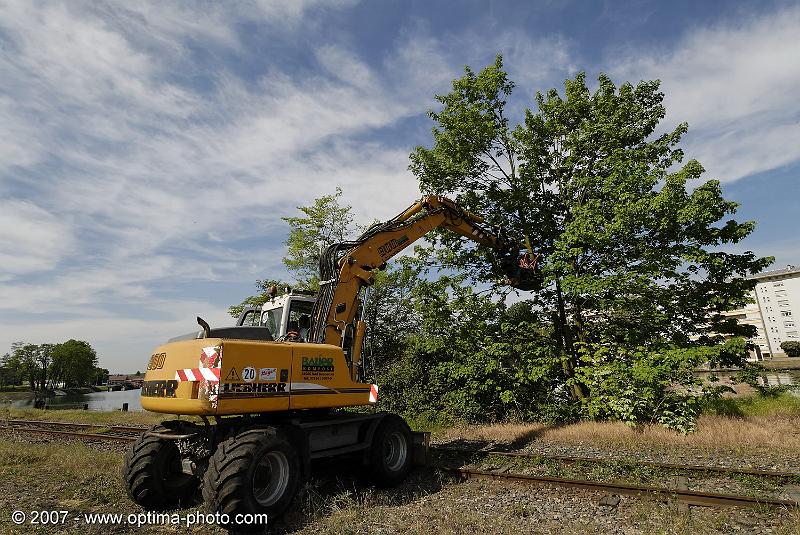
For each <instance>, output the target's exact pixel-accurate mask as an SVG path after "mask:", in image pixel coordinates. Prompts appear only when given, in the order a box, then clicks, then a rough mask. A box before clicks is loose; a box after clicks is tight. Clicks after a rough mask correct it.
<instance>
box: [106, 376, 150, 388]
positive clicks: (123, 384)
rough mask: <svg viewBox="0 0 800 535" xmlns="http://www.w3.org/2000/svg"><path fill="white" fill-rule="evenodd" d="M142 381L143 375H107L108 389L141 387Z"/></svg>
mask: <svg viewBox="0 0 800 535" xmlns="http://www.w3.org/2000/svg"><path fill="white" fill-rule="evenodd" d="M142 383H144V375H109V376H108V383H106V386H108V391H109V392H111V391H114V390H134V389H136V388H142Z"/></svg>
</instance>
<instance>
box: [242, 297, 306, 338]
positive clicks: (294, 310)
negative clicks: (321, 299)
mask: <svg viewBox="0 0 800 535" xmlns="http://www.w3.org/2000/svg"><path fill="white" fill-rule="evenodd" d="M316 300H317V299H316V294H314V293H313V292H307V291H304V290H292V291H290V292H289V293H286V294H284V295H281V296H278V297H273V298H272V299H270V300H269V301H267V302H266V303H264V304H263V305H262V306H261V307H248V308H245V309H244V310H243V311H242V313H241V314H239V319H238V320H236V325H237V326H239V327H242V326H247V327H249V326H252V327H267V328H268V329H269V331H270V333H271V334H272V338H273V339H274V340H278V339H279V338H280V337H282V336H286V333H287V332H288V327H289V324H290V322H295V323H294V324H293V325H294V326H295V328H296V329H297V328H301V329H302V326H303V325H304V323H305V322H307V323H305V324H306V325H310V319H311V310H312V309H313V308H314V302H315V301H316ZM303 316H306V317H307V319H306V318H303ZM299 334H300V337H301V338H305V337H306V333H305V332H303V331H302V330H301V331H300V332H299Z"/></svg>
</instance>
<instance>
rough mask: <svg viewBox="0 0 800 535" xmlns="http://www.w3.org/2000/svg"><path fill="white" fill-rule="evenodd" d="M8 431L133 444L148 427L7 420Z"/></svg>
mask: <svg viewBox="0 0 800 535" xmlns="http://www.w3.org/2000/svg"><path fill="white" fill-rule="evenodd" d="M5 424H6V425H5V427H6V429H10V430H13V431H18V432H24V433H37V434H43V435H57V436H66V437H74V438H81V439H86V440H89V439H94V440H107V441H117V442H133V441H134V440H136V437H138V436H139V435H140V434H141V433H143V432H144V431H146V430H147V428H146V427H140V426H128V425H102V424H82V423H73V422H50V421H42V420H6V421H5Z"/></svg>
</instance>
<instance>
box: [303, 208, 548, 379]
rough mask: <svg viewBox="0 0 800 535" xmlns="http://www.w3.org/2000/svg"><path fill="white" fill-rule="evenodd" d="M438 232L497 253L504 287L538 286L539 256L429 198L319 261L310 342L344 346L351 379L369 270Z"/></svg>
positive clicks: (479, 220)
mask: <svg viewBox="0 0 800 535" xmlns="http://www.w3.org/2000/svg"><path fill="white" fill-rule="evenodd" d="M437 228H446V229H449V230H451V231H453V232H455V233H457V234H460V235H462V236H464V237H466V238H468V239H470V240H472V241H474V242H476V243H479V244H481V245H484V246H487V247H490V248H491V249H492V250H493V251H494V253H495V264H496V265H495V268H496V269H497V270H498V271H500V272H502V273H503V274H504V275H505V277H506V281H505V282H506V283H508V284H509V285H511V286H513V287H516V288H519V289H523V290H532V289H535V288H536V287H538V286H539V285H540V284H541V278H540V276H539V274H538V272H537V271H536V262H537V259H538V257H537V255H534V254H533V251H531V250H530V245H529V244H527V240H526V244H527V248H528V251H527V253H524V254H523V255H522V256H520V252H521V250H522V249H523V248H524V246H520V245H519V244H517V243H512V242H509V241H508V240H507V239H506V238H505V236H504V235H503V232H502V231H501V230H499V229H493V228H491V227H489V226H488V225H487V224H486V223H485V221H484V219H483V218H482V217H480V216H478V215H476V214H472V213H470V212H468V211H467V210H464V209H463V208H461V207H459V206H458V205H457V204H456V203H455V202H453V201H451V200H450V199H447V198H444V197H439V196H435V195H428V196H425V197H423V198H422V199H420V200H419V201H417V202H416V203H414V204H413V205H412V206H410V207H409V208H408V209H406V210H405V211H403V212H402V213H400V214H399V215H397V216H396V217H395V218H393V219H391V220H389V221H387V222H385V223H379V224H376V225H373V226H372V227H370V228H369V229H368V230H367V231H366V232H365V233H364V234H363V235H362V236H360V237H359V238H358V239H357V240H355V241H353V242H344V243H339V244H335V245H332V246H330V247H328V249H326V250H325V252H324V253H323V255H322V257H321V259H320V278H321V282H320V292H319V297H318V298H317V301H316V304H315V307H314V311H313V314H312V326H311V335H310V337H309V339H310V341H313V342H317V343H326V344H334V345H339V346H342V347H343V348H344V349H345V350H346V352H348V349H349V350H350V351H349V355H350V366H351V371H352V376H353V378H355V376H356V370H357V364H358V361H359V360H360V357H361V347H362V344H363V340H364V333H365V331H366V323H365V322H363V321H360V320H359V319H358V318H357V317H356V315H357V313H358V312H359V309H360V307H361V305H362V303H361V302H360V299H359V294H360V292H361V289H362V288H364V287H369V286H371V285H372V284H373V283H374V282H375V278H374V274H373V270H375V269H383V268H384V267H385V265H386V262H387V261H388V260H389V259H391V258H392V257H394V256H396V255H397V254H399V253H400V252H401V251H403V250H404V249H406V248H407V247H409V246H410V245H411V244H413V243H414V242H415V241H417V240H418V239H420V238H422V237H423V236H425V235H426V234H428V233H429V232H431V231H433V230H434V229H437Z"/></svg>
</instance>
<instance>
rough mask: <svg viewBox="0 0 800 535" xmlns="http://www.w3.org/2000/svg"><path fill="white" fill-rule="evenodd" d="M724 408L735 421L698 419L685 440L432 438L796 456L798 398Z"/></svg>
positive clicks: (483, 432) (464, 431)
mask: <svg viewBox="0 0 800 535" xmlns="http://www.w3.org/2000/svg"><path fill="white" fill-rule="evenodd" d="M725 403H726V404H725V405H724V406H722V407H717V408H716V409H717V411H718V412H723V413H729V414H730V413H733V414H736V415H735V416H730V415H725V414H707V415H703V416H701V417H700V420H699V422H698V429H697V431H696V432H694V433H691V434H689V435H685V436H684V435H681V434H678V433H676V432H675V431H672V430H669V429H666V428H664V427H662V426H659V425H643V426H636V427H630V426H628V425H626V424H624V423H622V422H579V423H575V424H570V425H563V426H552V425H547V424H540V423H532V424H515V423H502V424H492V425H483V426H471V427H457V428H452V429H447V430H443V431H439V432H437V433H436V434H435V435H434V436H435V438H436V439H437V440H440V441H444V442H448V441H452V440H459V439H464V440H475V441H485V442H495V443H504V444H513V445H516V446H519V447H521V446H523V445H524V444H526V443H528V442H531V441H534V440H535V441H542V442H554V443H563V444H574V445H592V446H605V447H620V448H625V449H653V448H659V449H660V448H665V447H682V448H691V449H700V450H706V451H708V450H719V449H725V450H732V449H733V450H737V449H741V448H751V447H752V448H758V449H762V450H763V449H769V450H783V451H800V399H798V398H795V397H792V396H788V395H787V396H786V397H784V396H781V397H779V398H765V399H761V398H749V399H743V400H736V401H735V402H730V401H726V402H725ZM731 403H733V405H732V404H731Z"/></svg>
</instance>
